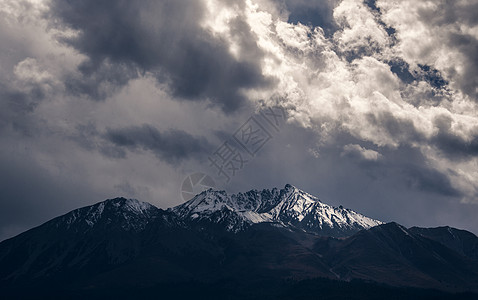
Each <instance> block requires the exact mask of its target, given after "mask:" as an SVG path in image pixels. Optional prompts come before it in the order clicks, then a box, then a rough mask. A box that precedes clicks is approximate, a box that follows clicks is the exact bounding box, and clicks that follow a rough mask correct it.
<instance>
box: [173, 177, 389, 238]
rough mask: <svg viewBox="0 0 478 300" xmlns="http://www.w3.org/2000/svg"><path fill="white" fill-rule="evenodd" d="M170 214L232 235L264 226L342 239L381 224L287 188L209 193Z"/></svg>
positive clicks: (200, 195) (211, 191)
mask: <svg viewBox="0 0 478 300" xmlns="http://www.w3.org/2000/svg"><path fill="white" fill-rule="evenodd" d="M170 210H171V211H173V212H175V213H176V214H177V215H178V216H179V217H180V218H183V219H191V220H197V221H199V220H204V219H206V220H208V221H213V222H216V223H219V222H220V223H227V224H228V225H227V226H228V228H229V229H231V230H233V231H239V230H241V229H242V228H244V226H246V225H251V224H255V223H265V222H267V223H276V224H280V225H281V226H285V227H295V228H300V229H302V230H306V231H310V232H316V233H321V234H329V235H336V236H343V235H348V234H350V233H353V232H356V231H359V230H362V229H368V228H370V227H373V226H376V225H379V224H382V223H383V222H381V221H378V220H374V219H371V218H369V217H366V216H364V215H362V214H359V213H357V212H355V211H353V210H350V209H345V208H342V207H333V206H330V205H328V204H325V203H323V202H322V201H320V200H319V199H318V198H317V197H315V196H313V195H311V194H309V193H306V192H304V191H302V190H300V189H298V188H297V187H294V186H292V185H290V184H287V185H286V186H285V187H284V189H281V190H279V189H277V188H274V189H272V190H262V191H260V192H259V191H257V190H251V191H249V192H246V193H238V194H233V195H228V194H227V193H226V192H225V191H215V190H212V189H209V190H207V191H204V192H202V193H201V194H198V195H197V196H196V197H194V198H193V199H191V200H190V201H188V202H186V203H184V204H182V205H179V206H176V207H174V208H172V209H170ZM225 214H227V216H228V217H226V216H225ZM230 218H233V221H231V220H230ZM234 224H236V225H237V226H236V225H234Z"/></svg>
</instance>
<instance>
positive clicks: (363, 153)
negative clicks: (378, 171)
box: [340, 144, 382, 161]
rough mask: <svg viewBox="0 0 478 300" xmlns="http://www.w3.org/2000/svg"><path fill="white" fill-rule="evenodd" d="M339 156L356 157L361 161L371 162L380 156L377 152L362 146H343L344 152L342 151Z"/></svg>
mask: <svg viewBox="0 0 478 300" xmlns="http://www.w3.org/2000/svg"><path fill="white" fill-rule="evenodd" d="M340 155H341V156H346V155H357V156H359V157H360V158H361V159H364V160H371V161H376V160H378V159H380V157H381V156H382V155H381V154H380V153H378V152H377V151H374V150H371V149H366V148H363V147H362V146H360V145H357V144H348V145H345V146H344V151H342V153H341V154H340Z"/></svg>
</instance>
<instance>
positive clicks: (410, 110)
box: [210, 0, 478, 201]
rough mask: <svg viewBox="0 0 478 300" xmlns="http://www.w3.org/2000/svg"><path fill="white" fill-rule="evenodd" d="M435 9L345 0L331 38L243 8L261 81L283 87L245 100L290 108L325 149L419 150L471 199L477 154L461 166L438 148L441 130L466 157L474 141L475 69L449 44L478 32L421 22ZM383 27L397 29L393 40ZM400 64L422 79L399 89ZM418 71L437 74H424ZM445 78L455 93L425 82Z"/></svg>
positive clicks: (477, 118) (430, 4) (476, 183)
mask: <svg viewBox="0 0 478 300" xmlns="http://www.w3.org/2000/svg"><path fill="white" fill-rule="evenodd" d="M434 3H435V2H434V1H425V2H417V1H402V2H397V1H377V6H378V7H379V8H380V12H377V11H372V9H371V8H369V7H367V6H366V5H365V4H363V3H362V2H359V1H351V0H350V1H349V0H344V1H342V2H341V3H339V4H338V6H337V7H336V8H335V10H334V14H333V16H334V18H335V21H336V23H337V24H338V25H339V27H340V29H339V30H338V31H337V32H335V33H334V34H333V36H332V37H329V38H328V37H326V36H325V34H324V32H323V30H322V29H321V28H319V27H316V28H312V27H310V26H306V25H303V24H300V23H298V24H290V23H287V22H286V21H284V20H283V18H280V17H278V16H277V15H274V14H272V13H268V12H267V11H265V10H264V9H263V6H261V5H260V4H256V3H254V2H253V1H251V0H248V1H246V6H245V9H244V14H245V16H246V20H247V23H248V24H249V26H250V27H251V30H252V32H253V33H254V34H255V35H256V38H257V45H258V46H259V47H260V48H261V49H262V50H263V51H264V53H265V56H264V59H263V61H262V64H263V66H262V70H263V73H264V74H266V75H269V76H273V77H275V78H276V79H277V81H278V83H277V85H276V86H275V88H274V89H273V90H269V91H248V95H249V96H250V97H249V98H250V99H251V100H258V99H265V101H266V102H267V103H268V104H270V105H275V104H281V105H283V106H284V107H286V108H287V109H288V112H289V117H290V121H292V122H296V123H298V124H301V125H302V126H304V127H307V128H313V129H314V130H316V131H317V134H318V136H319V138H320V140H321V142H323V143H326V142H327V141H328V140H329V139H330V138H331V137H333V136H334V135H335V134H336V133H338V132H346V133H349V134H351V135H352V136H353V137H355V138H356V139H358V140H361V141H366V142H371V143H373V144H374V145H376V146H378V147H387V148H390V149H398V147H400V146H404V145H406V146H410V147H413V148H416V149H420V151H421V153H422V154H423V155H424V157H425V158H426V160H427V161H426V162H425V164H427V165H428V166H429V167H430V168H432V169H435V170H437V171H440V172H442V173H443V174H446V175H447V176H448V178H449V179H450V181H451V182H452V184H453V185H454V187H456V188H457V189H458V190H460V191H461V192H463V193H464V194H465V195H466V196H465V197H464V199H468V200H469V199H473V197H475V196H476V195H478V193H477V187H478V176H476V175H477V174H476V172H475V171H474V170H475V169H474V166H475V164H476V159H475V158H474V156H475V155H476V153H474V154H471V156H470V155H467V156H466V157H464V158H461V159H460V162H459V163H457V162H456V158H453V157H451V156H450V155H448V154H447V153H445V152H446V151H445V150H443V149H441V147H442V146H440V144H439V142H440V141H439V140H440V139H441V138H442V136H443V134H444V131H443V130H446V135H447V136H448V137H451V138H453V137H459V139H460V141H461V143H463V145H464V146H463V147H465V148H466V147H468V146H466V144H467V143H472V142H473V141H474V139H476V134H477V130H476V128H478V127H477V126H478V114H477V113H478V110H477V107H476V103H475V102H476V101H477V100H478V99H475V98H473V97H472V96H470V93H469V91H468V92H467V90H466V89H465V88H466V87H467V85H469V80H468V79H465V76H466V75H467V74H470V72H471V70H469V69H467V67H466V65H467V64H469V61H467V59H468V58H467V57H465V54H466V52H465V51H463V49H461V48H459V47H457V46H456V45H454V44H453V42H452V40H451V39H452V37H453V34H454V33H455V32H456V31H461V32H464V33H465V34H468V35H473V36H474V34H475V27H471V25H466V24H464V25H458V24H456V22H455V23H453V24H444V25H443V26H441V25H440V24H439V23H440V22H438V21H436V20H433V18H431V19H430V20H420V19H419V18H420V17H421V16H422V15H427V14H429V15H433V14H434V13H435V12H437V10H438V9H440V8H443V7H442V6H441V5H436V4H434ZM210 22H212V23H210V24H213V23H214V22H215V21H210ZM222 24H226V23H224V22H223V23H222ZM384 26H390V27H392V28H394V29H395V30H396V32H395V33H394V35H395V36H394V37H392V36H391V35H389V34H388V33H387V31H386V30H385V28H384ZM219 28H222V27H221V26H220V27H219ZM221 30H223V29H221ZM441 30H443V31H442V32H440V31H441ZM396 62H405V63H406V64H408V65H409V68H408V72H409V74H415V75H416V78H415V79H412V80H411V81H410V82H407V81H402V80H401V79H400V78H399V76H398V75H397V74H395V73H394V72H392V69H391V66H390V63H396ZM420 65H421V66H428V67H429V68H430V69H431V70H437V71H436V72H435V73H433V74H432V75H430V74H426V73H425V72H426V71H424V70H426V69H422V68H421V67H420ZM475 71H476V70H475ZM439 75H442V76H443V77H444V79H445V80H447V81H449V84H448V85H445V86H434V84H435V83H434V82H433V80H438V79H437V78H438V77H437V78H428V79H426V78H427V76H439ZM410 76H412V75H410ZM427 80H429V81H427ZM442 116H446V117H447V118H449V120H450V126H449V127H448V128H446V129H443V128H440V127H439V125H437V120H438V119H440V118H441V117H442ZM358 147H361V146H360V145H354V146H348V147H347V149H344V151H345V152H347V151H349V152H350V151H352V150H354V151H358V152H360V153H362V157H363V158H365V159H369V160H373V159H378V157H379V156H378V153H377V154H374V152H368V151H372V150H367V149H364V148H360V149H359V148H358ZM361 149H362V150H361ZM359 150H360V151H359ZM468 200H467V201H468Z"/></svg>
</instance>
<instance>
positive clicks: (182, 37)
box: [51, 0, 272, 112]
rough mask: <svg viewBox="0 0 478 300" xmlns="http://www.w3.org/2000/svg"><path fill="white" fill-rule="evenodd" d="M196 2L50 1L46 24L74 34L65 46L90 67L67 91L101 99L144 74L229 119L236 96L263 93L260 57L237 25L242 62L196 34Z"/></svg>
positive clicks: (199, 14)
mask: <svg viewBox="0 0 478 300" xmlns="http://www.w3.org/2000/svg"><path fill="white" fill-rule="evenodd" d="M203 10H204V7H203V6H202V3H201V2H200V1H188V0H179V1H178V0H168V1H152V0H147V1H140V2H131V1H121V0H108V1H101V3H100V2H98V1H94V0H87V1H81V2H76V1H73V2H71V1H62V0H55V1H52V5H51V18H52V19H53V20H55V21H56V22H57V23H59V24H60V25H57V26H62V25H65V26H68V27H70V28H72V29H74V30H78V31H79V34H78V36H75V37H70V38H63V42H65V43H67V44H69V45H71V46H73V47H74V48H76V49H77V50H78V51H80V52H81V53H83V54H86V55H87V57H88V61H86V62H85V63H83V64H82V65H81V66H80V68H79V70H80V71H81V74H82V76H81V77H80V78H71V79H69V80H68V82H67V84H68V87H69V89H70V90H72V91H74V92H78V93H82V94H86V95H88V96H90V97H92V98H95V99H98V98H104V97H105V96H107V95H108V93H105V92H103V88H102V85H109V84H112V85H113V86H116V85H120V86H121V85H123V84H125V83H126V82H127V81H128V79H131V78H135V77H136V76H137V75H138V74H140V73H143V72H151V73H153V74H154V75H155V76H156V78H157V79H158V80H159V82H163V83H168V85H169V87H170V89H171V93H172V94H173V95H174V96H175V97H178V98H180V99H189V100H204V99H207V100H209V101H211V102H212V103H215V104H217V105H219V106H220V107H221V108H222V109H224V111H226V112H230V111H234V110H235V109H237V108H238V107H240V106H241V104H243V102H244V100H245V98H244V96H243V94H242V92H241V89H245V88H257V87H259V88H260V87H264V86H267V85H270V84H272V81H271V80H270V79H268V78H265V77H264V76H263V75H262V72H261V69H260V63H259V62H258V60H259V59H260V58H261V55H262V54H261V51H260V50H259V48H258V47H257V45H256V44H255V40H254V39H253V37H252V35H251V34H250V28H249V25H248V24H247V23H245V22H243V21H242V22H241V20H236V21H235V25H234V26H232V27H231V28H232V30H231V34H232V36H233V37H235V38H237V39H239V42H240V43H239V45H240V47H242V49H241V50H242V51H241V53H245V55H242V56H241V57H238V58H236V57H234V56H233V55H232V54H231V53H230V52H229V48H228V47H229V45H228V43H227V41H225V40H223V39H221V38H216V37H214V36H213V35H212V34H211V33H210V32H208V31H207V30H204V29H202V27H201V26H200V22H201V21H202V18H203V17H204V16H203V13H204V11H203Z"/></svg>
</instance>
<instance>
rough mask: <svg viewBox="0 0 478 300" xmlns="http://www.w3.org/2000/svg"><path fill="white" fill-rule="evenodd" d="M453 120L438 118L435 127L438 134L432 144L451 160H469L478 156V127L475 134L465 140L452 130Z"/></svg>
mask: <svg viewBox="0 0 478 300" xmlns="http://www.w3.org/2000/svg"><path fill="white" fill-rule="evenodd" d="M452 122H453V120H452V119H451V118H450V117H448V116H443V115H442V116H438V117H437V118H436V119H435V126H436V127H437V128H438V133H437V135H435V136H434V137H433V138H432V141H431V143H432V144H434V145H436V147H437V148H438V149H439V150H440V151H441V152H442V153H443V154H445V155H446V156H447V157H449V158H451V159H459V160H463V159H469V158H470V157H476V156H478V127H476V128H474V130H473V131H474V132H473V134H471V135H470V136H468V137H467V138H464V137H462V136H459V135H457V134H455V133H454V132H453V131H452V130H451V126H452Z"/></svg>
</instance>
